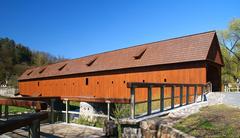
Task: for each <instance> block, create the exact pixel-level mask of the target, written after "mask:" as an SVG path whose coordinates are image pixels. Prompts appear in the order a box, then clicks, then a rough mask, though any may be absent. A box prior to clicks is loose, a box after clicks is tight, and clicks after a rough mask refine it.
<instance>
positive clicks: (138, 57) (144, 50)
mask: <svg viewBox="0 0 240 138" xmlns="http://www.w3.org/2000/svg"><path fill="white" fill-rule="evenodd" d="M146 50H147V49H146V48H145V49H143V50H142V51H140V52H139V53H137V54H136V55H135V56H134V59H140V58H142V56H143V55H144V53H145V52H146Z"/></svg>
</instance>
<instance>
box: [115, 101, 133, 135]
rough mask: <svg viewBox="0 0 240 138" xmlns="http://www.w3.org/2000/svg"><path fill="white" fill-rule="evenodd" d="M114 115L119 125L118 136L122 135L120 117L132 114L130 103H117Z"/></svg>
mask: <svg viewBox="0 0 240 138" xmlns="http://www.w3.org/2000/svg"><path fill="white" fill-rule="evenodd" d="M113 115H114V117H115V118H116V122H115V123H116V124H117V127H118V137H119V138H121V137H122V127H121V124H120V119H121V118H125V117H129V116H130V105H129V104H115V109H114V111H113Z"/></svg>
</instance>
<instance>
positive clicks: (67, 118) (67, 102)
mask: <svg viewBox="0 0 240 138" xmlns="http://www.w3.org/2000/svg"><path fill="white" fill-rule="evenodd" d="M65 102H66V123H69V117H68V108H69V100H68V99H66V100H65Z"/></svg>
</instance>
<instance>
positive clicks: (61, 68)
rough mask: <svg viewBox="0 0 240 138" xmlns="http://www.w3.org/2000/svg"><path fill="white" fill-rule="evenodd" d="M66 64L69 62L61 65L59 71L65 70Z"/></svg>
mask: <svg viewBox="0 0 240 138" xmlns="http://www.w3.org/2000/svg"><path fill="white" fill-rule="evenodd" d="M66 65H67V64H64V65H63V66H61V67H60V68H59V69H58V70H59V71H61V70H63V68H65V67H66Z"/></svg>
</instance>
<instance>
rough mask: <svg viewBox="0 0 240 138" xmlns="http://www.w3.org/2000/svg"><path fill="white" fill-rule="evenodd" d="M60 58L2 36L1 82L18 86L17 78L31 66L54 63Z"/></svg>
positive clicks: (0, 53)
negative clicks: (33, 49)
mask: <svg viewBox="0 0 240 138" xmlns="http://www.w3.org/2000/svg"><path fill="white" fill-rule="evenodd" d="M63 59H64V58H58V57H55V56H52V55H50V54H48V53H45V52H39V51H37V52H36V51H31V50H30V49H29V48H28V47H26V46H24V45H22V44H16V43H15V42H14V41H13V40H11V39H9V38H0V84H5V83H6V81H7V82H9V83H8V85H10V86H17V78H18V77H19V76H20V75H21V74H22V73H23V72H24V71H25V70H26V69H27V68H29V67H30V66H41V65H46V64H49V63H54V62H57V61H59V60H63Z"/></svg>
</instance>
